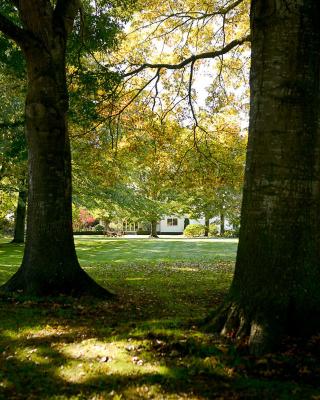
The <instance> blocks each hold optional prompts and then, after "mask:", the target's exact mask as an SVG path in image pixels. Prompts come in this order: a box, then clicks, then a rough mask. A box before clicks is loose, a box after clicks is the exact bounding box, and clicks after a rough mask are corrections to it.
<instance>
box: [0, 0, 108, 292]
mask: <svg viewBox="0 0 320 400" xmlns="http://www.w3.org/2000/svg"><path fill="white" fill-rule="evenodd" d="M80 6H81V4H80V1H78V0H66V1H63V0H57V1H56V2H51V1H49V0H36V1H32V2H30V1H27V0H20V1H10V2H7V1H6V2H1V8H0V11H1V13H0V30H1V31H2V32H3V34H4V35H6V36H7V37H8V38H10V39H12V40H13V41H14V42H15V43H16V44H17V45H18V46H19V47H20V48H21V49H22V51H23V54H24V57H25V61H26V68H27V78H28V88H27V97H26V106H25V119H26V129H25V131H26V138H27V144H28V156H29V157H28V158H29V161H28V162H29V195H28V211H27V239H26V246H25V252H24V257H23V261H22V265H21V267H20V268H19V270H18V271H17V273H16V274H15V275H14V276H13V277H12V278H11V279H10V280H9V281H8V282H7V283H6V284H5V285H4V286H3V287H2V290H7V291H16V290H21V291H23V292H24V293H27V294H33V295H49V294H59V293H65V294H74V295H78V294H80V295H81V294H91V295H101V296H106V295H108V292H107V291H106V290H105V289H103V288H102V287H100V286H99V285H98V284H96V283H95V282H94V281H93V280H92V279H91V278H90V277H89V276H88V275H87V274H86V273H85V272H84V271H83V270H82V269H81V268H80V266H79V263H78V260H77V256H76V253H75V247H74V242H73V235H72V210H71V157H70V145H69V138H68V129H67V112H68V90H67V84H66V49H67V40H68V37H69V36H70V34H71V32H72V29H73V25H74V21H75V18H76V16H77V14H78V12H79V9H80Z"/></svg>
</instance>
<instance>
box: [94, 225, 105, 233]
mask: <svg viewBox="0 0 320 400" xmlns="http://www.w3.org/2000/svg"><path fill="white" fill-rule="evenodd" d="M104 229H105V228H104V226H103V225H101V224H98V225H96V226H95V227H94V230H95V231H96V232H103V231H104Z"/></svg>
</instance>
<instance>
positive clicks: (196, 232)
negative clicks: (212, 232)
mask: <svg viewBox="0 0 320 400" xmlns="http://www.w3.org/2000/svg"><path fill="white" fill-rule="evenodd" d="M183 234H184V236H187V237H198V236H203V235H204V225H201V224H190V225H188V226H187V227H186V228H185V230H184V231H183Z"/></svg>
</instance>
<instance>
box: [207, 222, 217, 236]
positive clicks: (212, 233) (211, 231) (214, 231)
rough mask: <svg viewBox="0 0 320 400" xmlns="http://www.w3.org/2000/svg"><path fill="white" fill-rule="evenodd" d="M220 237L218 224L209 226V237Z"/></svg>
mask: <svg viewBox="0 0 320 400" xmlns="http://www.w3.org/2000/svg"><path fill="white" fill-rule="evenodd" d="M218 235H219V229H218V227H217V225H216V224H210V225H209V236H218Z"/></svg>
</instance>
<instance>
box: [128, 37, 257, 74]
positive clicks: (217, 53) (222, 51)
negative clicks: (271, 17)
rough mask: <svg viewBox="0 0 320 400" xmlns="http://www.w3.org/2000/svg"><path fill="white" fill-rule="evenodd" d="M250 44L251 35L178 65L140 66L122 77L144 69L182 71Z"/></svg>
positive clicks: (194, 56)
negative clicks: (191, 65)
mask: <svg viewBox="0 0 320 400" xmlns="http://www.w3.org/2000/svg"><path fill="white" fill-rule="evenodd" d="M246 42H250V35H248V36H245V37H243V38H241V39H235V40H233V41H232V42H230V43H228V44H227V45H226V46H224V47H222V48H221V49H220V50H212V51H207V52H204V53H199V54H193V55H192V56H190V57H188V58H186V59H184V60H183V61H181V62H180V63H178V64H168V63H159V64H151V63H144V64H142V65H140V66H139V67H138V68H136V69H134V70H132V71H130V72H126V73H124V74H123V75H122V76H123V77H124V78H126V77H128V76H132V75H136V74H138V73H139V72H141V71H143V70H144V69H161V68H165V69H181V68H183V67H185V66H186V65H188V64H191V63H192V64H194V63H195V62H196V61H198V60H204V59H209V58H211V59H212V58H217V57H220V56H222V55H224V54H226V53H228V52H229V51H230V50H232V49H234V48H235V47H237V46H241V45H242V44H244V43H246Z"/></svg>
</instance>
